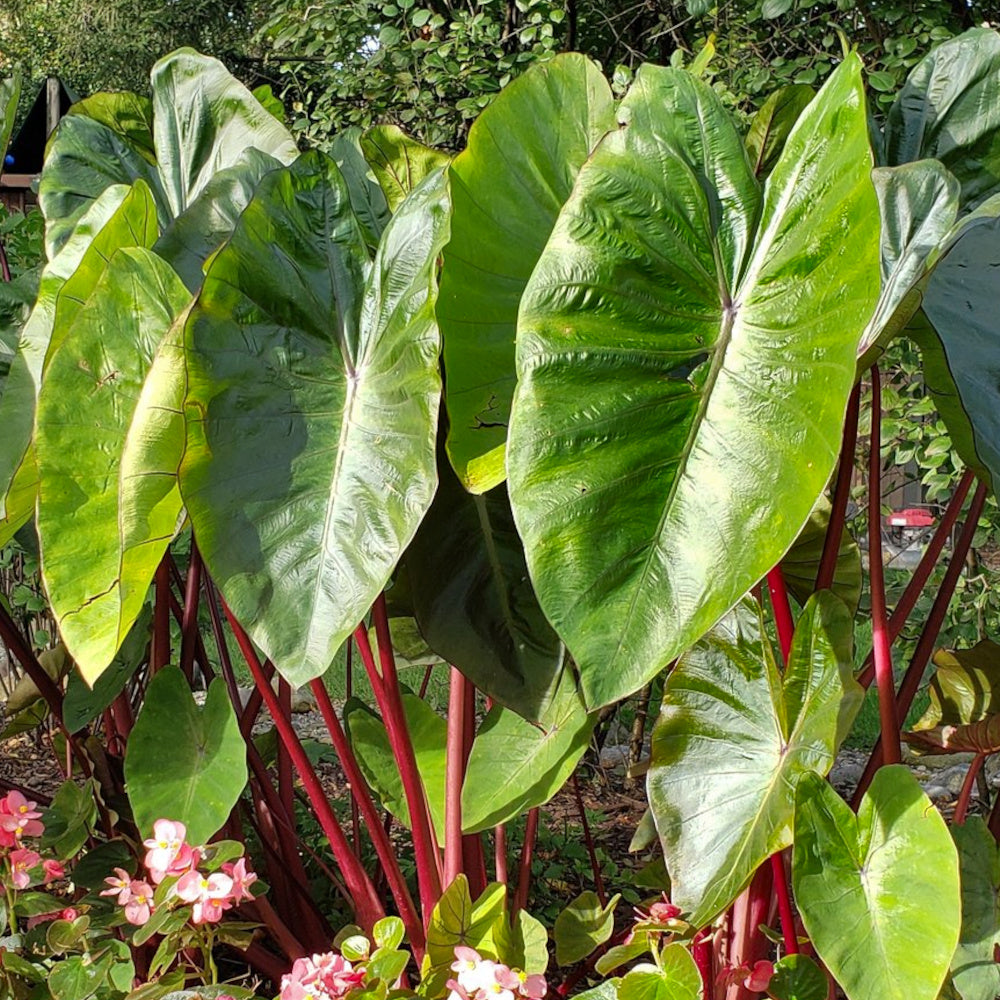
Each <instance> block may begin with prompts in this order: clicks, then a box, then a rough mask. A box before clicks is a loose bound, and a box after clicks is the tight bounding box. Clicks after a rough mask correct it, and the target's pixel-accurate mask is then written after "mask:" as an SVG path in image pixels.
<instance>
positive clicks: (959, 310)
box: [907, 198, 1000, 489]
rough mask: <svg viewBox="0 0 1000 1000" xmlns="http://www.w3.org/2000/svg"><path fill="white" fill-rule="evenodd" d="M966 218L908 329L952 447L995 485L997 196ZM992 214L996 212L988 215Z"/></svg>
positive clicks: (998, 453) (999, 473) (999, 461)
mask: <svg viewBox="0 0 1000 1000" xmlns="http://www.w3.org/2000/svg"><path fill="white" fill-rule="evenodd" d="M983 209H984V210H985V214H983V215H981V216H979V217H970V218H969V219H968V220H964V224H963V226H962V234H961V235H960V236H959V237H958V238H957V239H956V240H955V241H954V242H953V244H952V245H951V247H950V248H949V250H948V252H947V253H946V254H945V256H944V257H943V258H942V259H941V260H940V261H939V262H938V263H937V266H936V267H935V268H934V272H933V274H932V275H931V276H930V279H929V281H928V282H927V287H926V290H925V293H924V298H923V311H922V313H921V314H919V317H918V318H919V320H920V322H918V323H915V324H913V325H911V327H910V329H909V330H908V331H907V332H908V334H909V335H910V336H911V337H912V338H913V339H914V340H915V341H916V342H917V344H918V345H919V346H920V349H921V354H922V355H923V361H924V376H925V379H926V381H927V387H928V389H929V391H930V394H931V396H932V397H933V398H934V402H935V404H936V405H937V408H938V410H939V412H940V413H941V416H942V417H943V418H944V421H945V423H946V424H947V426H948V432H949V434H950V435H951V439H952V442H953V443H954V446H955V450H956V451H957V452H958V453H959V455H960V456H961V458H962V460H963V461H964V462H965V463H966V465H968V466H970V467H971V468H972V469H974V470H975V472H976V473H977V475H978V476H979V477H980V478H981V479H982V480H983V481H984V482H986V483H988V484H990V486H991V487H992V488H994V489H995V488H996V485H997V483H998V481H1000V381H998V378H997V372H998V371H1000V338H998V337H997V335H996V323H995V312H996V287H997V286H996V276H997V269H998V268H1000V198H998V199H991V201H990V202H988V203H987V204H986V205H984V206H983ZM989 212H992V215H993V216H994V217H992V218H991V217H990V214H988V213H989Z"/></svg>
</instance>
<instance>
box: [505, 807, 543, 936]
mask: <svg viewBox="0 0 1000 1000" xmlns="http://www.w3.org/2000/svg"><path fill="white" fill-rule="evenodd" d="M537 837H538V806H535V808H534V809H530V810H528V819H527V821H526V822H525V824H524V843H523V844H522V845H521V864H520V867H519V868H518V873H517V894H516V895H515V896H514V904H513V906H512V907H511V918H512V919H513V918H514V917H516V916H517V914H518V913H519V912H520V911H521V910H523V909H525V907H527V905H528V890H529V888H530V887H531V858H532V855H533V854H534V852H535V839H536V838H537Z"/></svg>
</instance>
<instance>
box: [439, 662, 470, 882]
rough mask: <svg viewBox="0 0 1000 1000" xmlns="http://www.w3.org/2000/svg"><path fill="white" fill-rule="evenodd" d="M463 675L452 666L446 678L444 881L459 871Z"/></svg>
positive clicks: (462, 771)
mask: <svg viewBox="0 0 1000 1000" xmlns="http://www.w3.org/2000/svg"><path fill="white" fill-rule="evenodd" d="M468 683H469V682H468V681H467V680H466V679H465V674H463V673H462V672H461V671H460V670H458V669H457V668H455V667H452V668H451V672H450V675H449V681H448V739H447V744H446V750H445V794H444V827H445V830H444V884H445V885H446V886H447V885H451V883H452V882H454V881H455V879H456V878H457V877H458V875H459V874H460V872H461V871H462V782H463V781H464V780H465V715H466V713H465V702H466V695H465V689H466V686H467V685H468Z"/></svg>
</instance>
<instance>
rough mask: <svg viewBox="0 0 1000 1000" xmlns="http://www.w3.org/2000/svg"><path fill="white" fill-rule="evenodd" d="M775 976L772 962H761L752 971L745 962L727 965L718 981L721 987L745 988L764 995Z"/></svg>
mask: <svg viewBox="0 0 1000 1000" xmlns="http://www.w3.org/2000/svg"><path fill="white" fill-rule="evenodd" d="M773 975H774V964H773V963H772V962H766V961H760V962H756V963H755V964H754V967H753V968H752V969H751V968H750V966H749V965H747V964H746V962H744V963H743V964H742V965H737V966H732V965H727V966H726V967H725V968H724V969H723V970H722V972H720V973H719V975H718V978H717V979H716V984H717V985H719V986H740V985H742V986H745V987H746V988H747V989H748V990H751V991H752V992H754V993H763V992H764V991H765V990H767V987H768V986H769V985H770V983H771V977H772V976H773Z"/></svg>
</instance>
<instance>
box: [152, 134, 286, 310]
mask: <svg viewBox="0 0 1000 1000" xmlns="http://www.w3.org/2000/svg"><path fill="white" fill-rule="evenodd" d="M280 166H281V163H280V161H279V160H276V159H275V158H274V157H273V156H271V155H269V154H268V153H262V152H261V151H260V150H259V149H247V150H245V151H244V152H243V154H242V155H241V156H240V157H239V158H238V160H237V162H236V163H234V164H233V165H232V166H231V167H226V168H225V169H223V170H220V171H218V173H216V174H215V175H214V176H213V177H212V178H211V180H209V181H208V183H207V184H206V185H205V187H204V189H203V190H202V192H201V193H200V194H199V195H198V197H197V198H195V200H194V201H193V202H192V203H191V204H190V205H189V206H188V207H187V208H186V209H185V210H184V211H183V212H181V214H180V215H178V216H177V218H176V219H174V220H173V221H172V222H171V223H170V224H169V225H168V226H167V228H166V229H165V231H164V233H163V235H162V236H161V237H160V238H159V239H158V240H157V242H156V245H155V246H154V248H153V249H154V250H155V251H156V253H157V254H159V256H161V257H162V258H163V259H164V260H165V261H167V263H168V264H170V266H171V267H172V268H173V269H174V270H175V271H176V272H177V273H178V275H180V278H181V280H182V281H183V282H184V284H185V285H187V287H188V289H189V290H190V291H192V292H196V291H197V290H198V289H199V288H201V282H202V278H203V277H204V275H203V273H202V268H203V265H204V264H205V261H207V260H208V258H209V257H210V256H211V255H212V254H213V253H215V251H216V250H218V249H219V247H220V246H221V245H222V244H223V243H224V242H225V241H226V239H227V238H228V237H229V235H230V234H231V233H232V231H233V229H235V228H236V222H237V220H238V219H239V217H240V215H241V214H242V212H243V209H245V208H246V207H247V205H248V204H249V203H250V199H251V198H252V197H253V193H254V191H255V190H256V188H257V185H258V184H259V183H260V180H261V178H262V177H263V176H264V175H265V174H266V173H268V172H269V171H271V170H276V169H278V168H279V167H280Z"/></svg>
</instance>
